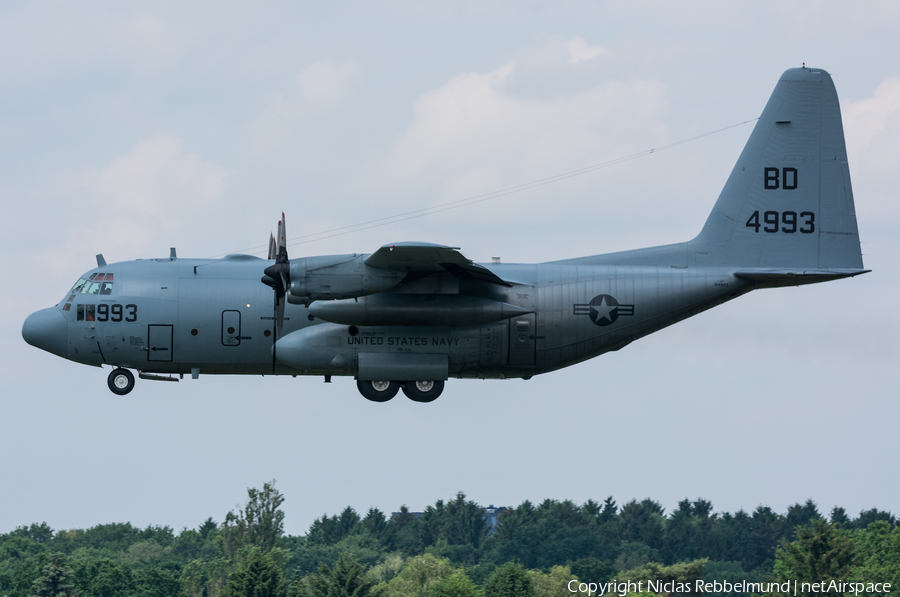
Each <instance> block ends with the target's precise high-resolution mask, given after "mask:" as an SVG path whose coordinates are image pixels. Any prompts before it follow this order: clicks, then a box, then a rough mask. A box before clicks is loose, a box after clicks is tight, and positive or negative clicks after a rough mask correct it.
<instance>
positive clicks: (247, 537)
mask: <svg viewBox="0 0 900 597" xmlns="http://www.w3.org/2000/svg"><path fill="white" fill-rule="evenodd" d="M283 502H284V496H282V495H281V493H280V492H279V491H278V490H277V489H275V480H274V479H272V482H271V483H265V484H263V488H262V490H259V489H255V488H248V489H247V504H246V506H244V508H243V509H240V508H238V513H237V514H235V513H234V512H229V513H228V514H227V515H226V516H225V522H224V523H223V538H224V546H223V547H224V550H225V555H227V556H231V555H233V554H235V553H237V551H238V550H239V549H240V548H241V547H244V546H255V547H259V548H260V549H262V550H263V551H269V550H270V549H272V548H273V547H275V545H276V543H277V542H278V540H279V539H280V538H281V535H282V533H283V532H284V512H283V511H281V510H280V509H279V506H281V504H282V503H283Z"/></svg>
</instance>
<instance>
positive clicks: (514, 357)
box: [509, 313, 535, 367]
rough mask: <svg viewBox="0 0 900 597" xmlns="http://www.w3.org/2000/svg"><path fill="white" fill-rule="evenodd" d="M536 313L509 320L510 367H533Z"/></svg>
mask: <svg viewBox="0 0 900 597" xmlns="http://www.w3.org/2000/svg"><path fill="white" fill-rule="evenodd" d="M534 321H535V320H534V313H528V314H526V315H520V316H517V317H512V318H510V320H509V365H510V366H511V367H533V366H534V350H535V325H534Z"/></svg>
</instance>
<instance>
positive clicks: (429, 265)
mask: <svg viewBox="0 0 900 597" xmlns="http://www.w3.org/2000/svg"><path fill="white" fill-rule="evenodd" d="M365 262H366V265H371V266H372V267H378V268H381V269H386V270H392V271H401V272H409V273H412V274H417V273H421V274H426V275H427V274H430V273H439V272H450V273H451V274H453V275H454V276H456V277H458V278H474V279H476V280H481V281H484V282H491V283H494V284H502V285H504V286H512V285H513V284H512V283H511V282H507V281H506V280H503V279H502V278H500V277H498V276H497V275H496V274H494V273H493V272H491V271H490V270H489V269H487V268H486V267H484V266H481V265H478V264H477V263H474V262H473V261H472V260H470V259H468V258H467V257H466V256H465V255H463V254H462V253H460V252H459V247H447V246H444V245H436V244H433V243H417V242H404V243H395V244H391V245H384V246H383V247H381V248H380V249H378V250H377V251H375V252H374V253H372V254H371V255H369V257H367V258H366V261H365Z"/></svg>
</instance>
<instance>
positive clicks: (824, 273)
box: [734, 269, 872, 288]
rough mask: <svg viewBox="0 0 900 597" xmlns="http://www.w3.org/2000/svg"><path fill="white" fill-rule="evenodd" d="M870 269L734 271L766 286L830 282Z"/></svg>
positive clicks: (867, 271) (866, 271)
mask: <svg viewBox="0 0 900 597" xmlns="http://www.w3.org/2000/svg"><path fill="white" fill-rule="evenodd" d="M870 271H872V270H870V269H830V270H816V269H796V270H794V269H746V270H740V271H736V272H734V277H735V278H740V279H741V280H747V281H750V282H758V283H760V284H761V285H762V286H766V287H773V288H777V287H781V286H801V285H803V284H815V283H817V282H828V281H829V280H839V279H841V278H852V277H853V276H858V275H860V274H867V273H869V272H870Z"/></svg>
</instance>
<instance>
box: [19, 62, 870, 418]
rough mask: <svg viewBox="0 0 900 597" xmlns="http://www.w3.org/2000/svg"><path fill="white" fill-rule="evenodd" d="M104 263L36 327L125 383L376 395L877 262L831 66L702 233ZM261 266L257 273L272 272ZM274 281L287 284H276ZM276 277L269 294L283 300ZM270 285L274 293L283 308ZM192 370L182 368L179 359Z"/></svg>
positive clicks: (790, 102)
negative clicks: (573, 250)
mask: <svg viewBox="0 0 900 597" xmlns="http://www.w3.org/2000/svg"><path fill="white" fill-rule="evenodd" d="M286 244H287V243H286V234H285V227H284V214H282V219H281V222H279V226H278V234H277V240H275V239H274V238H273V237H270V244H269V247H270V248H269V256H268V257H269V258H268V260H263V259H259V258H257V257H253V256H249V255H228V256H226V257H225V258H223V259H215V260H210V259H180V258H177V257H176V254H175V250H174V249H172V252H171V255H170V256H169V258H168V259H145V260H137V261H130V262H124V263H114V264H106V262H105V261H104V260H103V257H102V256H101V255H98V256H97V267H96V268H95V269H92V270H91V271H89V272H87V273H85V274H84V275H83V276H82V277H81V278H80V279H79V280H78V282H76V283H75V286H74V287H72V289H71V291H69V292H67V293H66V296H65V297H64V298H63V300H62V301H60V302H59V303H58V304H57V305H56V306H55V307H50V308H48V309H43V310H41V311H37V312H36V313H33V314H31V315H30V316H29V317H28V318H27V319H26V320H25V323H24V325H23V327H22V336H23V338H24V339H25V341H26V342H28V343H29V344H32V345H33V346H36V347H38V348H41V349H43V350H46V351H48V352H51V353H53V354H55V355H58V356H61V357H63V358H66V359H69V360H72V361H75V362H78V363H83V364H85V365H93V366H96V367H100V366H102V365H110V366H112V367H114V369H113V371H112V373H110V375H109V381H108V385H109V388H110V390H112V391H113V392H114V393H116V394H120V395H121V394H127V393H128V392H130V391H131V390H132V388H133V387H134V375H133V374H132V373H131V371H129V369H136V370H137V371H138V372H139V375H140V377H141V378H143V379H154V380H173V381H177V380H178V378H179V377H181V376H183V375H184V374H185V373H189V374H191V376H192V377H193V378H197V377H198V376H199V374H200V373H204V374H245V375H248V374H252V375H267V374H274V375H321V376H324V378H325V380H326V381H330V380H331V377H332V376H335V375H341V376H353V377H355V378H356V380H357V387H358V389H359V391H360V393H362V395H363V396H364V397H366V398H368V399H369V400H372V401H375V402H384V401H387V400H390V399H391V398H393V397H394V396H395V395H396V394H397V391H398V390H400V389H402V390H403V392H404V393H405V394H406V395H407V396H408V397H409V398H411V399H412V400H414V401H417V402H430V401H432V400H434V399H435V398H437V397H438V396H439V395H440V393H441V392H442V391H443V388H444V381H445V380H447V379H448V378H450V377H456V378H480V379H486V378H499V379H506V378H523V379H529V378H530V377H531V376H533V375H536V374H539V373H546V372H548V371H553V370H556V369H561V368H563V367H567V366H569V365H573V364H575V363H578V362H581V361H584V360H587V359H590V358H593V357H596V356H598V355H601V354H603V353H605V352H609V351H612V350H619V349H620V348H622V347H624V346H626V345H628V344H629V343H631V342H633V341H634V340H636V339H638V338H641V337H643V336H646V335H647V334H650V333H652V332H655V331H657V330H660V329H662V328H664V327H666V326H669V325H672V324H673V323H675V322H678V321H681V320H682V319H686V318H688V317H690V316H692V315H696V314H697V313H700V312H701V311H705V310H706V309H709V308H711V307H715V306H717V305H720V304H722V303H724V302H726V301H729V300H731V299H733V298H736V297H738V296H740V295H742V294H745V293H747V292H750V291H751V290H755V289H757V288H775V287H780V286H793V285H800V284H813V283H816V282H826V281H829V280H836V279H838V278H846V277H850V276H855V275H858V274H862V273H865V272H867V271H869V270H865V269H863V262H862V254H861V253H860V244H859V233H858V230H857V225H856V215H855V211H854V206H853V193H852V191H851V188H850V173H849V170H848V168H847V151H846V147H845V144H844V132H843V126H842V123H841V112H840V106H839V104H838V98H837V94H836V92H835V89H834V84H833V83H832V80H831V77H830V76H829V74H828V73H827V72H825V71H824V70H821V69H815V68H794V69H790V70H787V71H785V73H784V74H783V75H782V76H781V79H780V80H779V81H778V84H777V86H776V87H775V91H774V92H773V93H772V96H771V98H770V99H769V101H768V103H767V104H766V107H765V109H764V110H763V113H762V116H760V118H759V121H758V122H757V124H756V126H755V128H754V129H753V132H752V134H751V135H750V139H749V140H748V141H747V145H746V146H745V148H744V150H743V152H742V153H741V155H740V158H739V159H738V162H737V165H735V167H734V169H733V170H732V172H731V176H729V178H728V181H727V182H726V184H725V188H724V189H723V190H722V192H721V194H720V195H719V198H718V201H717V202H716V204H715V206H714V207H713V210H712V213H711V214H710V216H709V218H708V219H707V220H706V224H705V226H704V227H703V229H702V230H701V231H700V234H698V235H697V237H696V238H694V239H693V240H690V241H688V242H683V243H678V244H672V245H666V246H660V247H652V248H648V249H638V250H633V251H624V252H619V253H611V254H607V255H596V256H592V257H581V258H577V259H568V260H564V261H554V262H549V263H540V264H528V265H526V264H500V263H485V264H478V263H473V262H472V261H470V260H469V259H467V258H466V257H464V256H463V255H462V254H461V253H460V252H459V251H458V250H457V249H456V248H454V247H447V246H442V245H436V244H430V243H418V242H406V243H396V244H390V245H385V246H383V247H381V248H380V249H378V250H377V251H375V252H374V253H371V254H357V253H353V254H349V255H328V256H322V257H301V258H299V259H288V255H287V249H286ZM260 276H262V279H261V281H262V283H260ZM273 291H274V292H273ZM273 295H274V301H273ZM273 303H274V308H273ZM176 375H177V377H176Z"/></svg>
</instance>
